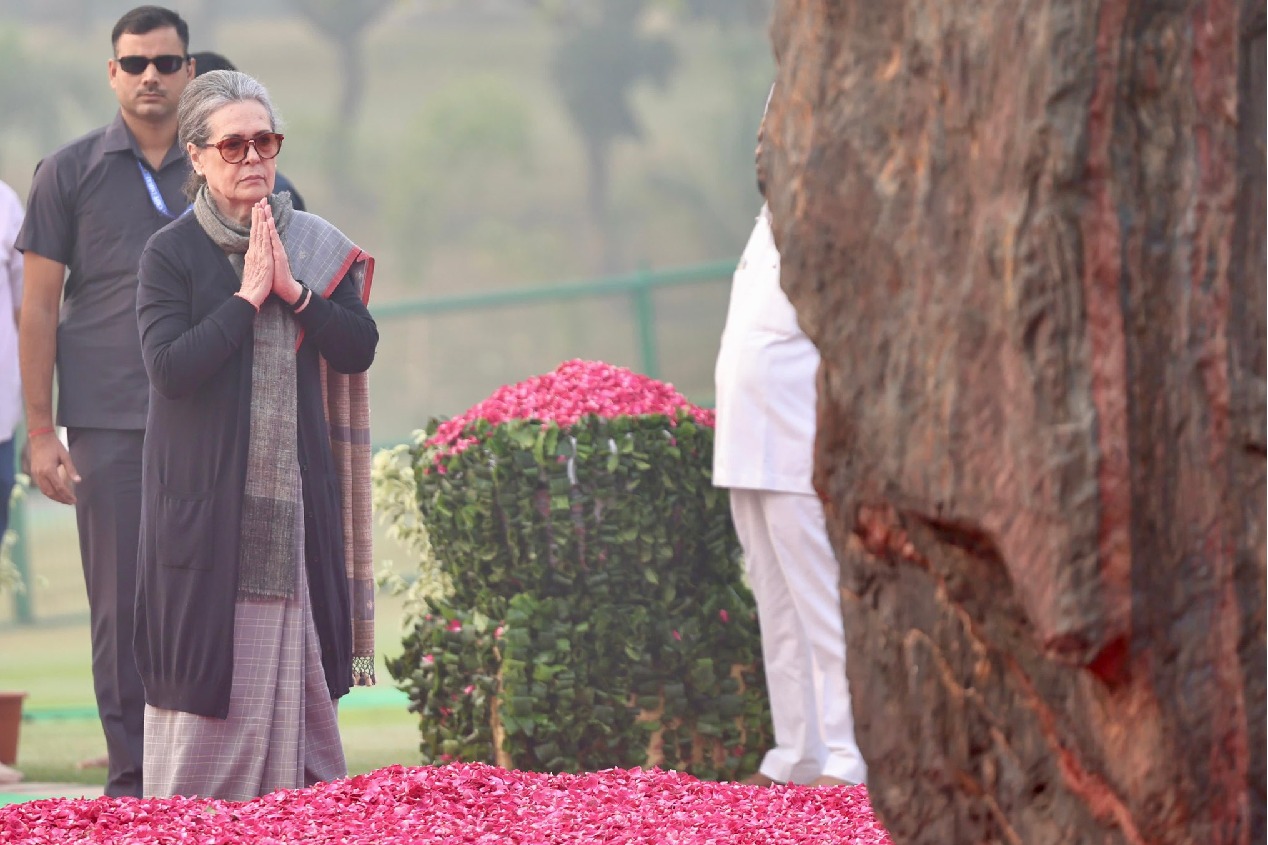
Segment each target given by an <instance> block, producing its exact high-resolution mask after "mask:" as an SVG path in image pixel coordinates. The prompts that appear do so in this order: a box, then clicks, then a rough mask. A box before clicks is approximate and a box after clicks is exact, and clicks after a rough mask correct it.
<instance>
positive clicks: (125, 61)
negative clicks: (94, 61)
mask: <svg viewBox="0 0 1268 845" xmlns="http://www.w3.org/2000/svg"><path fill="white" fill-rule="evenodd" d="M115 61H116V62H118V63H119V67H121V68H123V72H124V73H129V74H132V75H133V76H140V75H141V74H143V73H145V69H146V68H147V67H149V66H150V65H151V64H153V65H154V67H155V68H156V69H157V70H158V72H159V73H162V74H169V73H176V71H178V70H180V69H181V68H183V67H184V66H185V62H187V61H189V56H170V55H169V56H154V57H153V58H151V57H150V56H120V57H119V58H117V59H115Z"/></svg>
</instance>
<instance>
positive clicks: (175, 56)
mask: <svg viewBox="0 0 1268 845" xmlns="http://www.w3.org/2000/svg"><path fill="white" fill-rule="evenodd" d="M110 43H111V46H112V48H113V58H111V59H110V60H109V61H108V62H107V64H106V69H107V74H108V78H109V80H110V87H111V88H112V89H113V90H114V93H115V97H116V98H117V99H118V101H119V111H118V113H117V114H116V115H115V118H114V120H113V121H111V122H110V124H109V125H107V126H103V127H101V128H99V129H96V130H93V131H92V132H89V133H88V134H87V135H84V136H83V137H82V138H78V139H76V140H74V141H71V142H70V143H69V144H67V145H65V146H63V147H61V148H60V149H58V150H57V151H55V152H53V153H51V154H49V155H48V156H46V157H45V158H44V159H43V160H42V161H40V163H39V164H38V165H37V166H36V169H35V176H34V178H33V180H32V183H31V192H30V195H29V197H28V200H27V214H26V219H25V222H24V223H23V225H22V229H21V231H20V232H19V234H18V239H17V244H16V246H17V248H18V249H19V250H21V251H22V252H23V255H24V259H23V266H24V272H25V277H26V291H25V301H24V302H23V307H22V317H21V325H20V327H19V332H18V335H19V344H18V345H19V359H20V365H21V373H22V391H23V397H24V399H25V401H26V422H27V436H28V438H29V444H28V445H29V447H30V462H31V477H32V480H33V482H34V483H35V484H36V485H37V486H38V487H39V489H40V491H41V492H43V493H44V495H46V496H48V497H49V498H51V499H54V500H55V501H58V502H62V503H64V504H69V505H74V506H75V516H76V521H77V524H78V529H79V550H80V557H81V560H82V562H83V568H84V579H85V581H86V584H87V587H88V608H89V616H90V619H91V627H92V672H93V686H94V690H95V692H96V697H97V711H98V715H99V716H100V718H101V725H102V728H103V730H104V733H105V737H106V751H107V754H108V756H109V771H108V774H107V777H106V786H105V794H106V795H108V796H128V795H133V796H139V795H140V794H141V782H142V778H141V765H142V730H143V722H144V707H145V702H144V691H143V689H142V686H141V676H140V674H139V673H138V672H137V668H136V662H135V660H134V656H133V651H132V628H133V606H134V603H135V598H136V562H137V532H138V528H139V525H140V521H141V442H142V439H143V436H144V428H145V420H146V403H147V397H148V395H149V380H148V379H147V378H146V374H145V366H144V365H143V364H142V362H141V344H140V340H139V338H138V335H137V326H136V290H137V263H138V261H139V260H140V257H141V250H142V249H143V248H144V246H145V242H146V241H147V240H148V239H149V238H150V236H151V235H153V234H154V233H155V232H157V231H158V230H159V229H161V228H162V227H163V226H165V225H167V224H168V223H170V222H171V221H172V220H174V219H175V218H177V217H179V216H180V215H181V213H182V212H184V211H185V209H186V207H187V205H186V202H185V200H184V197H183V195H182V193H181V187H182V185H183V184H184V182H185V179H186V177H187V176H188V174H189V160H188V159H187V158H186V156H185V152H184V150H183V149H181V147H180V145H179V144H178V143H177V142H176V105H177V102H178V101H179V99H180V95H181V93H182V92H183V91H184V90H185V86H186V85H187V84H189V82H190V80H192V79H193V78H194V68H193V65H192V64H191V63H190V61H189V60H188V46H189V27H188V26H187V25H186V23H185V21H184V20H183V19H182V18H181V17H180V15H178V14H176V13H175V12H173V11H171V10H170V9H165V8H162V7H160V6H139V7H137V8H135V9H132V10H131V11H129V12H127V13H125V14H124V15H123V16H122V17H121V18H119V20H118V22H117V23H116V24H115V26H114V29H113V31H112V32H111V35H110ZM54 362H56V372H57V416H56V420H55V419H54V416H53V372H54ZM55 425H62V426H65V427H66V433H67V443H68V445H69V450H68V449H67V448H66V447H64V446H63V445H62V443H61V441H60V440H58V438H57V435H56V434H55V432H54V426H55Z"/></svg>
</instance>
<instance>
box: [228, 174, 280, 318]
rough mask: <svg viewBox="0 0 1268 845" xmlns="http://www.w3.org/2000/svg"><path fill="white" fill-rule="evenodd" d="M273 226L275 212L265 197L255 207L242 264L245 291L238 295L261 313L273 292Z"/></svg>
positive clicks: (243, 289) (240, 291)
mask: <svg viewBox="0 0 1268 845" xmlns="http://www.w3.org/2000/svg"><path fill="white" fill-rule="evenodd" d="M272 225H273V212H272V210H271V209H270V208H269V201H268V197H265V198H263V199H261V200H260V201H259V202H257V203H256V204H255V205H254V206H252V207H251V236H250V239H249V240H248V242H247V254H246V256H244V258H243V263H242V287H241V288H240V289H239V290H238V294H237V295H238V296H241V297H242V298H243V299H245V300H246V301H247V302H250V303H251V304H252V305H254V306H255V308H256V310H257V311H258V310H259V309H260V306H261V305H263V304H264V300H266V299H268V296H269V294H270V293H271V292H272V290H273V275H274V273H275V270H274V267H273V244H272V242H271V241H270V239H269V232H270V229H271V227H272Z"/></svg>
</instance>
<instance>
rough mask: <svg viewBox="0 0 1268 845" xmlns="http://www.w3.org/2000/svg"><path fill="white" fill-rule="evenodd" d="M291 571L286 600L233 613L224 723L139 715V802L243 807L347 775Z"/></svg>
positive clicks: (309, 618)
mask: <svg viewBox="0 0 1268 845" xmlns="http://www.w3.org/2000/svg"><path fill="white" fill-rule="evenodd" d="M301 510H302V509H301ZM301 523H302V515H301ZM299 547H300V548H301V549H302V548H303V547H304V546H303V540H302V538H301V540H300V545H299ZM297 566H298V568H299V574H298V576H297V577H296V579H295V596H294V597H292V598H289V599H271V600H251V601H246V600H239V601H238V603H237V605H236V606H235V611H234V622H233V654H234V668H233V686H232V688H231V691H230V694H229V718H228V719H223V720H222V719H214V718H209V717H206V716H196V715H194V714H192V713H183V712H180V711H176V710H161V709H159V708H157V707H151V706H150V705H148V704H147V705H146V707H145V760H144V763H143V768H142V772H143V778H144V794H145V795H147V796H155V797H165V796H169V795H186V796H194V795H197V796H200V797H204V798H220V799H223V800H227V801H245V800H248V799H250V798H255V797H257V796H260V795H267V794H268V793H270V792H272V791H274V790H276V789H293V788H298V787H303V786H310V785H312V784H314V783H317V782H318V781H328V780H335V779H336V778H341V777H344V776H345V775H346V774H347V765H346V764H345V762H344V757H343V744H342V742H341V741H340V738H339V723H338V721H337V711H336V708H335V702H334V701H332V700H331V698H330V691H329V689H328V688H327V687H326V676H325V674H324V672H323V671H322V667H321V647H320V645H319V644H318V641H317V629H316V627H315V626H314V625H313V615H312V608H311V605H310V603H309V597H308V579H307V576H306V574H305V571H304V566H303V565H302V563H301V562H297Z"/></svg>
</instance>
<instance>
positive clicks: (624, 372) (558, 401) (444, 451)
mask: <svg viewBox="0 0 1268 845" xmlns="http://www.w3.org/2000/svg"><path fill="white" fill-rule="evenodd" d="M679 410H685V411H687V412H688V413H689V414H690V415H691V417H692V419H694V420H695V421H696V422H697V423H698V424H700V425H703V426H708V427H709V428H712V427H713V411H711V410H709V409H708V408H701V407H699V406H696V405H693V404H691V403H690V402H688V401H687V400H686V399H685V398H684V397H683V395H682V394H681V393H679V392H678V391H677V390H675V389H674V386H673V385H672V384H669V383H667V382H663V381H657V380H656V379H654V378H649V377H648V376H645V375H641V374H639V373H636V372H634V371H633V370H628V369H626V368H625V367H616V366H613V365H611V364H605V363H603V362H602V361H581V360H575V359H574V360H572V361H565V362H564V363H562V364H560V365H559V367H558V368H557V369H556V370H555V371H554V372H550V373H546V374H545V375H540V376H533V377H532V378H530V379H526V380H524V381H521V382H518V383H516V384H508V385H505V386H503V387H500V388H498V389H497V390H496V391H494V393H493V395H492V396H490V397H489V398H488V399H485V400H484V401H483V402H480V403H479V404H477V405H475V406H473V407H472V408H470V409H468V410H467V412H466V413H464V414H462V415H461V416H457V417H454V418H453V419H450V420H446V421H445V422H443V423H441V424H440V425H439V426H438V427H437V429H436V433H435V434H433V435H432V436H431V437H429V438H428V439H427V445H428V446H432V447H439V448H438V449H437V455H436V460H437V462H439V460H440V459H441V458H443V457H445V456H447V455H456V454H458V453H459V452H462V451H463V450H464V449H466V448H467V447H468V446H470V445H471V444H473V443H475V442H476V441H477V438H475V437H471V436H469V435H466V434H464V432H465V430H466V429H467V427H468V426H469V425H470V424H471V423H473V422H475V421H476V420H481V419H482V420H487V421H488V422H489V423H490V424H491V425H500V424H502V423H505V422H510V421H511V420H540V421H541V422H543V423H555V424H557V425H559V426H560V427H561V428H566V427H568V426H570V425H573V424H574V423H576V422H578V421H579V420H581V419H582V418H583V417H587V416H598V417H603V418H604V419H612V418H613V417H621V416H646V415H654V414H663V415H665V416H667V417H669V418H670V421H671V422H670V424H671V425H672V424H673V421H674V419H675V418H676V416H677V414H678V411H679Z"/></svg>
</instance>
